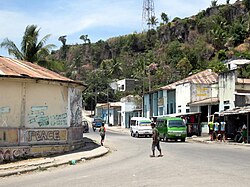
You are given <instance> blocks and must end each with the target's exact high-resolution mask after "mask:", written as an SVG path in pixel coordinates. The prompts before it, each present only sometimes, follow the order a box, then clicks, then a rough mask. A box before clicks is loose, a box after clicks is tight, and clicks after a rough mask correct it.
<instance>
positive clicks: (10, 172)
mask: <svg viewBox="0 0 250 187" xmlns="http://www.w3.org/2000/svg"><path fill="white" fill-rule="evenodd" d="M104 148H105V149H103V148H102V149H103V150H101V151H100V152H99V153H96V154H90V155H87V156H84V155H83V156H79V157H78V158H74V159H65V160H63V159H61V160H60V159H59V160H57V159H56V158H55V159H54V162H53V163H43V164H40V165H36V166H33V165H31V166H29V167H26V168H19V169H15V170H8V171H7V169H6V170H3V171H2V172H1V171H0V177H7V176H11V175H20V174H23V173H28V172H31V171H36V170H41V171H42V170H46V169H48V168H52V167H58V166H62V165H67V164H71V161H72V160H74V161H75V162H76V163H77V162H79V161H84V160H91V159H94V158H99V157H102V156H104V155H106V154H107V153H108V152H109V151H110V149H109V148H107V147H104ZM83 153H84V152H83ZM73 154H74V153H73ZM73 154H72V157H74V156H73Z"/></svg>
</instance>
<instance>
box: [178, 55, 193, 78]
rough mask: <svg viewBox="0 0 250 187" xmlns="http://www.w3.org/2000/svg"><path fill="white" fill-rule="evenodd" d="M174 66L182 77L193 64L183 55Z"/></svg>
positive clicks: (185, 75)
mask: <svg viewBox="0 0 250 187" xmlns="http://www.w3.org/2000/svg"><path fill="white" fill-rule="evenodd" d="M176 68H177V69H178V70H179V71H180V73H181V76H182V78H185V77H187V75H188V74H189V72H190V71H191V70H192V68H193V66H192V65H191V64H190V61H189V60H188V58H187V57H184V58H182V59H181V60H180V61H179V62H178V64H177V66H176Z"/></svg>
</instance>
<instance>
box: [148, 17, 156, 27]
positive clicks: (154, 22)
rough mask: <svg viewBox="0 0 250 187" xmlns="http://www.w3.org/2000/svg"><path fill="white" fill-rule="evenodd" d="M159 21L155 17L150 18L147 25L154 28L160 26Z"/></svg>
mask: <svg viewBox="0 0 250 187" xmlns="http://www.w3.org/2000/svg"><path fill="white" fill-rule="evenodd" d="M158 23H159V22H158V19H157V18H156V17H155V16H152V17H151V18H149V20H148V23H147V25H149V26H152V28H154V27H155V26H156V25H157V24H158Z"/></svg>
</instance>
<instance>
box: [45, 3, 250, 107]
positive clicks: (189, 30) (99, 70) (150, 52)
mask: <svg viewBox="0 0 250 187" xmlns="http://www.w3.org/2000/svg"><path fill="white" fill-rule="evenodd" d="M249 9H250V5H249V1H248V0H244V1H237V2H236V3H234V4H229V1H227V4H224V5H219V6H218V5H217V1H211V6H210V7H209V8H207V9H206V10H202V11H201V12H199V13H198V14H197V15H194V16H191V17H187V18H184V19H180V18H178V17H176V18H174V19H173V20H172V21H169V19H168V15H167V14H166V13H162V14H161V20H158V19H156V18H155V19H153V20H151V21H152V22H151V24H153V25H154V26H155V29H151V30H148V31H147V32H142V33H136V32H135V33H132V34H129V35H125V36H118V37H114V38H110V39H108V40H107V41H102V40H100V41H98V42H96V43H91V40H90V39H89V38H88V35H82V36H80V39H82V40H83V44H76V45H67V42H66V41H67V40H66V36H62V37H60V38H59V40H60V41H62V47H61V48H60V50H58V51H53V52H52V54H51V55H50V56H48V58H47V60H46V62H47V64H48V67H50V68H51V69H53V70H54V71H58V72H59V73H61V74H63V75H66V76H67V77H70V78H72V79H75V80H80V81H84V82H85V83H87V84H88V85H89V88H88V89H87V90H86V93H85V95H84V97H85V100H86V102H87V103H88V105H89V103H90V102H92V103H93V100H97V101H99V102H101V101H105V100H106V99H105V97H106V95H105V94H104V93H103V92H104V91H105V92H106V89H107V85H108V83H110V82H111V81H112V80H115V79H123V78H135V79H138V80H139V82H140V84H139V85H138V89H137V90H135V93H133V94H139V95H142V93H143V92H147V91H149V89H152V90H153V89H156V88H159V87H160V86H163V85H167V84H169V83H172V82H175V81H177V80H179V79H181V78H184V77H186V76H188V75H190V74H192V73H196V72H199V71H201V70H204V69H207V68H211V69H212V70H213V71H215V72H222V71H226V69H225V66H224V65H223V62H225V61H227V60H229V59H236V58H247V59H250V11H249ZM53 62H56V64H57V66H50V64H55V63H53ZM45 65H46V64H45ZM246 68H248V69H246V70H243V73H244V74H245V76H249V72H250V71H248V70H250V69H249V67H246ZM149 79H150V80H149ZM149 83H151V84H150V85H149ZM97 93H98V95H97ZM99 93H102V94H99ZM124 94H129V93H116V94H112V93H110V94H109V97H110V98H111V100H112V101H115V100H119V98H120V97H121V96H123V95H124ZM96 95H97V96H96ZM95 96H96V97H95ZM92 105H93V104H92Z"/></svg>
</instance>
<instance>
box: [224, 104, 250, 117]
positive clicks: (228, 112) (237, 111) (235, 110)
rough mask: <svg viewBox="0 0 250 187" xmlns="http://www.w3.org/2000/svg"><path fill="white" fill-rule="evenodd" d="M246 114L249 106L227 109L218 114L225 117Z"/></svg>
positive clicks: (248, 111)
mask: <svg viewBox="0 0 250 187" xmlns="http://www.w3.org/2000/svg"><path fill="white" fill-rule="evenodd" d="M247 113H250V106H245V107H236V108H233V109H228V110H226V111H223V112H220V115H221V116H227V115H237V114H247Z"/></svg>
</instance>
